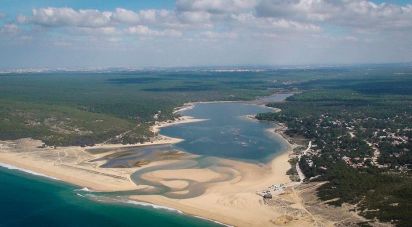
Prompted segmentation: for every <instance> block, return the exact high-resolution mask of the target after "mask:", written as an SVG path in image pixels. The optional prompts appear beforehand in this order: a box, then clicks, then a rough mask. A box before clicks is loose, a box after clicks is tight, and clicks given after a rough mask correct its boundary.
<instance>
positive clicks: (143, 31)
mask: <svg viewBox="0 0 412 227" xmlns="http://www.w3.org/2000/svg"><path fill="white" fill-rule="evenodd" d="M126 32H127V33H128V34H137V35H139V36H170V37H179V36H182V33H181V32H180V31H177V30H172V29H167V30H153V29H150V28H149V27H147V26H144V25H137V26H133V27H129V28H127V30H126Z"/></svg>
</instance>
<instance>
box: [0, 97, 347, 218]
mask: <svg viewBox="0 0 412 227" xmlns="http://www.w3.org/2000/svg"><path fill="white" fill-rule="evenodd" d="M191 106H193V104H192V105H190V104H188V105H186V107H185V108H191ZM177 111H182V109H179V110H177ZM203 120H205V119H194V118H191V117H186V116H184V117H180V118H179V119H177V120H176V121H170V122H161V123H156V124H155V125H154V126H153V131H154V132H155V133H158V132H159V130H160V128H162V127H166V126H170V125H173V124H180V123H192V122H198V121H203ZM283 130H285V128H283ZM180 141H182V140H181V139H177V138H170V137H165V136H162V135H158V136H156V139H155V140H154V141H153V142H148V143H144V144H134V145H115V144H100V145H96V146H94V147H92V148H90V147H88V148H81V147H57V148H51V147H46V148H41V146H40V145H41V144H42V143H41V141H38V140H32V139H21V140H16V141H1V142H0V163H5V164H8V165H12V166H15V167H18V168H21V169H26V170H30V171H33V172H36V173H40V174H43V175H46V176H49V177H53V178H56V179H59V180H62V181H65V182H68V183H72V184H75V185H78V186H80V187H87V188H88V189H89V190H92V191H126V190H137V189H140V188H145V187H147V188H155V189H156V187H159V188H162V187H163V188H162V189H167V193H165V194H161V195H158V194H153V195H139V194H136V195H132V196H130V200H133V201H137V204H139V203H142V202H143V203H145V204H155V205H153V206H162V207H169V208H171V209H174V210H179V211H182V212H184V213H186V214H190V215H193V216H196V217H202V218H205V219H209V220H214V221H216V222H218V223H224V224H227V225H234V226H333V225H334V224H336V223H338V222H339V221H336V220H335V219H332V218H330V217H325V215H322V214H321V213H319V212H317V213H316V212H315V211H316V209H315V208H316V207H315V206H313V207H311V208H312V209H307V206H306V201H305V197H304V195H306V194H305V193H303V192H302V190H306V189H300V188H299V187H300V186H299V184H298V183H296V182H291V180H290V179H289V177H288V176H287V175H286V171H287V170H288V169H289V168H290V164H289V162H288V160H289V159H290V157H291V155H293V148H294V147H295V145H291V144H289V148H288V149H287V151H285V152H283V153H281V154H279V155H277V156H276V157H274V158H273V159H272V160H271V161H270V162H269V163H267V164H258V163H248V162H242V161H234V160H228V159H222V158H215V160H214V162H213V165H212V166H208V167H200V165H197V164H196V160H197V159H196V157H195V156H193V155H190V154H187V155H185V156H184V158H182V157H180V156H171V157H168V159H159V160H150V162H148V164H147V165H143V166H140V167H132V168H102V167H100V166H101V165H102V164H104V163H105V161H99V160H100V158H102V157H105V156H108V155H110V154H114V153H116V152H118V151H119V150H122V149H126V148H134V147H140V146H148V145H159V144H171V143H178V142H180ZM93 148H96V149H101V150H105V151H104V152H102V153H97V154H94V153H91V152H88V151H87V149H93ZM102 148H104V149H102ZM96 160H97V161H96ZM179 162H182V164H185V165H186V166H185V165H181V168H169V169H168V168H167V167H169V166H176V163H179ZM192 163H193V164H192ZM189 164H190V165H189ZM177 166H179V165H177ZM145 169H147V170H150V171H147V172H146V173H143V174H142V175H141V178H142V179H144V181H145V182H146V183H147V184H146V185H136V184H135V183H134V181H132V179H131V175H132V174H134V173H136V171H143V172H144V170H145ZM279 185H282V186H281V190H277V189H276V190H277V191H276V193H272V198H271V199H264V198H263V197H262V196H261V192H262V191H265V190H272V189H273V188H278V187H279ZM310 195H313V192H312V193H311V194H310ZM312 199H313V198H312ZM314 207H315V208H314ZM326 209H329V207H327V208H326ZM323 210H325V208H323ZM342 212H343V210H342ZM336 213H339V212H336ZM337 220H339V219H337Z"/></svg>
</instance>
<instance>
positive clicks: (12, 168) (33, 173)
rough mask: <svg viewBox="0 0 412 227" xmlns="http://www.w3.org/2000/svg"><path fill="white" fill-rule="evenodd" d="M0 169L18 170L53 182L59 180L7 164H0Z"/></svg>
mask: <svg viewBox="0 0 412 227" xmlns="http://www.w3.org/2000/svg"><path fill="white" fill-rule="evenodd" d="M0 167H3V168H6V169H11V170H18V171H21V172H25V173H28V174H32V175H36V176H40V177H46V178H49V179H53V180H60V179H58V178H55V177H52V176H49V175H46V174H42V173H38V172H34V171H31V170H28V169H23V168H19V167H17V166H13V165H9V164H6V163H2V162H0Z"/></svg>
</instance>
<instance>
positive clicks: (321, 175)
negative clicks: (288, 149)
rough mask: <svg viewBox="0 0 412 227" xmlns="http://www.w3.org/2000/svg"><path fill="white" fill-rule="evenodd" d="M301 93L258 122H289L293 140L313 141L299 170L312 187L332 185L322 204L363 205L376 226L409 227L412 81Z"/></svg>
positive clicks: (313, 84) (392, 79)
mask: <svg viewBox="0 0 412 227" xmlns="http://www.w3.org/2000/svg"><path fill="white" fill-rule="evenodd" d="M395 75H396V76H395ZM378 81H380V82H378ZM296 86H297V87H299V89H300V90H301V91H302V92H301V93H300V94H297V95H294V96H292V97H289V98H288V99H287V101H286V102H283V103H271V104H268V106H271V107H276V108H280V109H281V111H280V112H278V113H261V114H258V115H257V116H256V117H257V119H259V120H267V121H276V122H282V123H285V124H286V125H287V127H288V129H287V131H286V133H287V134H288V135H289V136H291V137H294V136H303V137H305V138H306V139H307V140H308V141H309V140H310V141H312V144H313V145H312V148H311V150H310V151H309V152H308V153H307V154H306V155H303V156H302V158H301V159H300V162H299V166H300V168H301V169H302V171H303V172H304V174H305V176H306V178H307V180H308V181H314V182H327V183H326V184H323V185H322V186H321V187H320V188H319V190H318V196H319V198H320V199H322V200H325V201H328V203H329V204H331V205H341V204H342V203H349V204H353V205H356V208H355V209H356V210H357V211H359V212H360V214H362V215H363V216H365V217H367V218H370V219H374V218H378V219H379V220H381V221H384V222H390V223H393V224H396V225H398V226H409V225H410V223H411V222H412V219H411V217H412V209H411V208H412V194H411V192H412V176H411V167H412V146H411V138H412V137H411V130H412V77H411V76H410V75H409V76H406V75H404V74H402V75H400V74H393V73H392V74H388V75H387V76H377V78H376V80H374V79H373V77H372V76H368V77H366V78H357V79H350V80H345V79H335V80H330V79H328V80H323V81H322V80H317V81H310V82H302V83H300V84H299V85H296Z"/></svg>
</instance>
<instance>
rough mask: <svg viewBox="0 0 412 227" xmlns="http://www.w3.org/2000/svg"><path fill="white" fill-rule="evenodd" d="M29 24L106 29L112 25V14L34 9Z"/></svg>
mask: <svg viewBox="0 0 412 227" xmlns="http://www.w3.org/2000/svg"><path fill="white" fill-rule="evenodd" d="M32 14H33V15H32V16H31V17H30V19H29V22H31V23H33V24H38V25H42V26H51V27H53V26H78V27H104V26H108V25H110V22H111V15H112V13H111V12H101V11H99V10H90V9H86V10H74V9H72V8H52V7H49V8H40V9H33V11H32ZM26 21H27V20H26Z"/></svg>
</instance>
